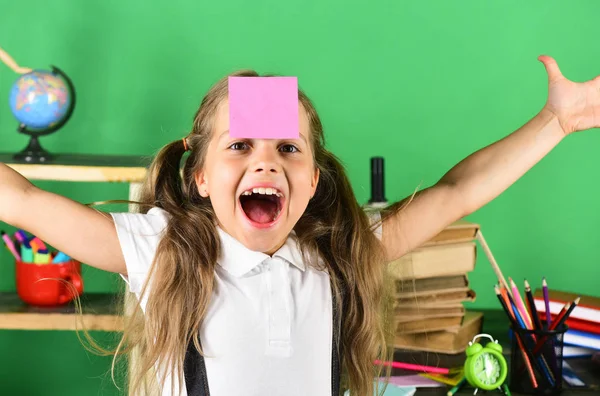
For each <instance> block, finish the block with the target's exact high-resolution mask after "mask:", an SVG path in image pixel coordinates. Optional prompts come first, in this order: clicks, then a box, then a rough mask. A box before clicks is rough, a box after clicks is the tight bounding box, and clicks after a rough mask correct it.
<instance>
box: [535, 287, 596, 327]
mask: <svg viewBox="0 0 600 396" xmlns="http://www.w3.org/2000/svg"><path fill="white" fill-rule="evenodd" d="M577 297H581V300H580V301H579V304H578V305H577V306H576V307H575V309H573V312H571V315H570V316H569V318H573V319H581V320H587V321H588V322H594V323H600V297H596V296H588V295H583V294H577V293H573V292H566V291H561V290H555V289H549V290H548V298H549V300H550V314H553V315H558V313H559V312H560V311H561V309H562V308H563V307H564V306H565V304H566V303H568V302H572V301H573V300H575V299H576V298H577ZM533 299H534V302H535V309H536V310H537V311H538V312H540V313H541V312H546V305H545V304H544V295H543V293H542V289H536V290H535V292H534V294H533Z"/></svg>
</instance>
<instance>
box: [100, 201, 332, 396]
mask: <svg viewBox="0 0 600 396" xmlns="http://www.w3.org/2000/svg"><path fill="white" fill-rule="evenodd" d="M111 215H112V217H113V219H114V222H115V225H116V229H117V233H118V237H119V241H120V243H121V248H122V250H123V254H124V256H125V262H126V265H127V273H128V276H127V278H125V280H126V281H127V282H128V284H129V286H130V290H131V291H132V292H134V293H136V295H137V297H138V299H139V298H140V291H141V288H142V285H143V284H144V282H145V281H146V278H147V275H148V271H149V269H150V265H151V263H152V260H153V258H154V254H155V252H156V248H157V246H158V243H159V241H160V238H161V235H162V232H163V231H164V229H165V226H166V224H167V220H168V219H167V216H168V215H167V213H166V212H165V211H164V210H162V209H159V208H153V209H151V210H150V211H149V212H148V213H147V214H136V213H111ZM218 232H219V236H220V238H221V243H222V246H223V249H222V254H221V257H219V259H218V265H217V267H216V273H215V280H216V288H215V289H214V292H213V295H212V298H211V301H210V306H209V309H208V312H207V315H206V318H205V320H204V323H203V324H202V328H201V333H200V340H201V342H202V347H203V348H204V351H205V357H204V361H205V366H206V374H207V378H208V385H209V391H210V394H211V396H231V395H244V396H251V395H256V396H264V395H274V396H277V395H286V396H295V395H297V396H306V395H311V396H331V381H332V379H331V359H332V356H331V354H332V336H333V334H332V299H331V286H330V279H329V275H328V274H327V273H325V272H323V271H318V270H316V269H314V268H313V267H311V266H308V265H306V264H305V263H304V262H303V260H302V256H301V253H300V250H299V247H298V245H297V243H296V238H295V236H294V234H293V233H292V235H290V237H289V238H288V239H287V241H286V242H285V244H284V245H283V246H282V247H281V248H280V249H279V250H278V251H277V252H276V253H275V254H273V256H272V257H270V256H269V255H266V254H263V253H260V252H255V251H251V250H249V249H247V248H246V247H244V246H243V245H242V244H241V243H240V242H238V241H237V240H236V239H234V238H233V237H232V236H230V235H228V234H227V233H225V232H224V231H223V230H222V229H220V228H218ZM151 292H152V291H151V290H148V293H151ZM146 301H147V300H146V299H144V300H142V301H141V302H140V304H141V307H142V309H143V310H144V311H145V307H146ZM171 378H172V376H171V375H166V384H165V388H164V391H163V395H171V393H170V386H171ZM175 378H176V376H175ZM176 389H178V390H177V391H176V392H175V395H184V396H185V395H186V394H187V392H186V389H185V385H181V386H178V387H176Z"/></svg>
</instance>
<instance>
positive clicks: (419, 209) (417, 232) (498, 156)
mask: <svg viewBox="0 0 600 396" xmlns="http://www.w3.org/2000/svg"><path fill="white" fill-rule="evenodd" d="M539 60H540V61H541V62H542V63H544V66H545V67H546V71H547V73H548V81H549V93H548V101H547V103H546V105H545V106H544V107H543V109H542V110H541V111H540V112H539V113H538V114H537V115H536V116H535V117H533V118H532V119H531V120H530V121H528V122H527V123H526V124H525V125H523V126H522V127H520V128H519V129H517V130H516V131H515V132H513V133H511V134H510V135H508V136H507V137H505V138H503V139H501V140H499V141H497V142H495V143H493V144H491V145H489V146H487V147H485V148H483V149H481V150H479V151H477V152H475V153H473V154H471V155H470V156H468V157H467V158H465V159H464V160H462V161H461V162H459V163H458V164H457V165H456V166H454V167H453V168H452V169H451V170H450V171H449V172H448V173H446V174H445V175H444V176H443V177H442V178H441V179H440V181H439V182H438V183H436V184H435V185H434V186H432V187H429V188H426V189H424V190H422V191H420V192H418V193H417V194H415V195H414V197H412V198H407V199H405V200H403V201H401V202H399V203H397V204H395V205H394V207H397V206H399V205H400V206H404V208H403V209H402V210H400V211H397V212H395V214H393V215H391V216H388V217H387V218H385V220H384V222H383V236H382V240H383V244H384V246H385V247H386V250H387V255H388V258H389V259H390V260H394V259H396V258H398V257H401V256H402V255H404V254H406V253H407V252H409V251H411V250H412V249H414V248H416V247H418V246H420V245H421V244H423V243H425V242H426V241H427V240H428V239H430V238H431V237H433V236H435V235H436V234H437V233H439V232H440V231H442V230H443V229H444V228H445V227H447V226H448V225H449V224H451V223H452V222H454V221H455V220H458V219H460V218H462V217H464V216H466V215H468V214H470V213H472V212H474V211H476V210H477V209H479V208H481V207H482V206H484V205H485V204H486V203H488V202H489V201H491V200H492V199H494V198H495V197H497V196H498V195H499V194H500V193H502V192H503V191H504V190H506V189H507V188H508V187H509V186H510V185H512V184H513V183H514V182H515V181H516V180H517V179H519V178H520V177H521V176H523V174H525V172H527V171H528V170H529V169H530V168H531V167H533V166H534V165H535V164H536V163H537V162H539V161H540V160H541V159H542V158H543V157H544V156H545V155H546V154H547V153H548V152H549V151H550V150H552V148H554V147H555V146H556V145H557V144H558V143H559V142H560V141H561V140H562V139H563V138H564V137H565V136H566V135H568V134H570V133H572V132H575V131H580V130H585V129H589V128H594V127H598V126H600V77H597V78H595V79H594V80H592V81H588V82H586V83H574V82H571V81H569V80H567V79H566V78H565V77H563V76H562V74H561V72H560V70H559V68H558V66H557V64H556V62H555V61H554V59H552V58H550V57H547V56H541V57H540V58H539ZM391 209H392V210H393V209H394V208H391Z"/></svg>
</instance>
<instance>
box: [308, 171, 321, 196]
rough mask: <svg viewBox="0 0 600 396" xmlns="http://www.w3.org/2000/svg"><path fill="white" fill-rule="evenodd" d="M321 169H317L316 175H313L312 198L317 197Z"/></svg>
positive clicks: (311, 184)
mask: <svg viewBox="0 0 600 396" xmlns="http://www.w3.org/2000/svg"><path fill="white" fill-rule="evenodd" d="M319 174H320V173H319V168H317V167H315V174H314V175H313V179H312V181H311V183H310V189H311V191H310V197H311V198H312V197H314V196H315V191H316V190H317V184H319Z"/></svg>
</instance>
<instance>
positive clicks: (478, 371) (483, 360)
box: [473, 351, 501, 385]
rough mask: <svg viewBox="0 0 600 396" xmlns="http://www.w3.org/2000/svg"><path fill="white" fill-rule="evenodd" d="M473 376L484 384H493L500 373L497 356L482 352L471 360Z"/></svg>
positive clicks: (496, 381)
mask: <svg viewBox="0 0 600 396" xmlns="http://www.w3.org/2000/svg"><path fill="white" fill-rule="evenodd" d="M473 374H474V375H473V376H474V377H476V378H477V379H478V380H479V381H480V382H481V383H482V384H484V385H495V384H497V383H498V380H499V379H500V374H501V366H500V362H499V361H498V357H496V356H495V355H494V354H491V353H488V352H485V351H484V352H482V353H481V354H479V356H477V357H476V358H475V361H474V362H473Z"/></svg>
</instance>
